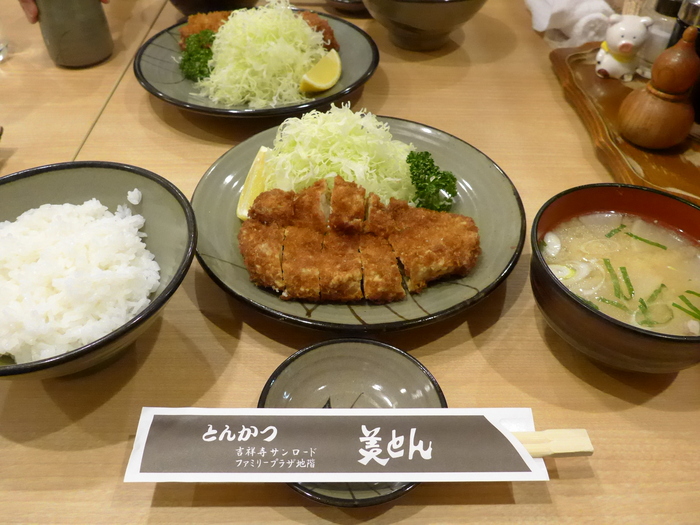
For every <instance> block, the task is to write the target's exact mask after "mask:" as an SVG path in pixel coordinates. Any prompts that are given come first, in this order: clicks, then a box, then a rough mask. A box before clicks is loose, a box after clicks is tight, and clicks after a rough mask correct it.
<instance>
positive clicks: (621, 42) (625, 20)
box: [595, 13, 653, 82]
mask: <svg viewBox="0 0 700 525" xmlns="http://www.w3.org/2000/svg"><path fill="white" fill-rule="evenodd" d="M652 23H653V21H652V19H651V18H649V17H648V16H637V15H618V14H617V13H616V14H613V15H610V17H608V24H609V27H608V29H607V31H606V32H605V40H604V41H603V43H602V44H601V46H600V50H599V51H598V54H597V55H596V67H595V72H596V74H597V75H598V76H599V77H601V78H617V79H620V80H622V81H623V82H629V81H630V80H632V79H633V78H634V72H635V70H636V69H637V51H638V50H639V48H640V47H641V46H642V44H643V43H644V41H645V40H646V38H647V35H648V33H649V27H650V26H651V25H652Z"/></svg>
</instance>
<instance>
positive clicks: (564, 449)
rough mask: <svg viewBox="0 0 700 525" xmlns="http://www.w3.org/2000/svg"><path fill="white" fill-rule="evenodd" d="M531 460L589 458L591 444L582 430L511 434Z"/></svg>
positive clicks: (591, 448) (553, 430) (591, 451)
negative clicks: (522, 446) (523, 446)
mask: <svg viewBox="0 0 700 525" xmlns="http://www.w3.org/2000/svg"><path fill="white" fill-rule="evenodd" d="M513 436H515V437H516V439H517V440H518V441H520V442H521V443H522V444H523V445H525V449H526V450H527V451H528V452H529V453H530V455H531V456H532V457H533V458H562V457H574V456H590V455H592V454H593V444H592V443H591V440H590V438H589V437H588V432H586V431H585V430H584V429H552V430H540V431H537V432H513Z"/></svg>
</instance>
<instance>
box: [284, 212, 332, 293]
mask: <svg viewBox="0 0 700 525" xmlns="http://www.w3.org/2000/svg"><path fill="white" fill-rule="evenodd" d="M284 231H285V234H284V235H285V236H284V248H283V250H282V274H283V277H284V292H282V295H281V297H282V299H284V300H290V299H300V300H302V301H318V300H319V299H320V298H321V289H320V283H319V266H320V261H321V250H322V248H323V233H321V232H318V231H315V230H312V229H311V228H304V227H299V226H287V227H286V228H285V230H284Z"/></svg>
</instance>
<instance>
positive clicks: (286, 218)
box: [248, 189, 296, 226]
mask: <svg viewBox="0 0 700 525" xmlns="http://www.w3.org/2000/svg"><path fill="white" fill-rule="evenodd" d="M295 198H296V193H294V192H293V191H282V190H279V189H274V190H269V191H264V192H262V193H261V194H260V195H258V196H257V197H256V198H255V200H254V201H253V204H252V206H251V207H250V209H249V210H248V217H249V218H251V219H253V220H256V221H260V222H262V223H265V224H273V223H274V224H277V225H278V226H288V225H290V224H292V222H293V221H294V199H295Z"/></svg>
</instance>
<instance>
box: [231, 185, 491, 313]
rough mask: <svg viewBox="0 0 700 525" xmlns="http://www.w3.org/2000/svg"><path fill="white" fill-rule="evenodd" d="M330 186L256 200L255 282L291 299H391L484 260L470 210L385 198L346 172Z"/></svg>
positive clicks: (247, 240)
mask: <svg viewBox="0 0 700 525" xmlns="http://www.w3.org/2000/svg"><path fill="white" fill-rule="evenodd" d="M328 186H329V183H327V182H326V181H325V180H321V181H319V182H316V183H315V184H313V185H311V186H309V187H308V188H306V189H304V190H302V191H300V192H298V193H295V192H291V191H287V192H285V191H282V190H271V191H269V192H264V193H262V194H261V195H259V196H258V198H257V199H256V200H255V202H254V203H253V206H252V207H251V209H250V211H249V213H248V215H249V217H250V218H249V219H248V220H247V221H245V222H244V224H243V225H242V227H241V230H240V233H239V245H240V249H241V252H242V254H243V259H244V262H245V264H246V266H247V267H248V269H249V270H250V274H251V280H252V281H253V282H254V283H255V284H257V285H258V286H263V287H268V288H272V289H273V290H276V291H278V292H281V297H282V299H285V300H289V299H299V300H304V301H314V302H315V301H329V302H356V301H359V300H362V299H366V300H368V301H371V302H374V303H388V302H394V301H399V300H402V299H404V298H405V297H406V292H407V291H408V292H411V293H420V292H421V291H422V290H423V289H425V287H426V286H427V285H428V283H430V282H431V281H435V280H438V279H442V278H445V277H452V276H463V275H466V274H467V273H469V271H471V270H472V269H473V268H474V266H475V265H476V262H477V260H478V258H479V255H480V253H481V249H480V244H479V231H478V228H477V227H476V225H475V224H474V221H473V220H472V219H471V218H470V217H465V216H462V215H458V214H454V213H447V212H437V211H432V210H427V209H423V208H415V207H413V206H411V205H409V204H408V202H406V201H401V200H397V199H391V200H390V202H389V203H388V204H384V203H382V202H381V199H380V198H379V197H378V196H377V195H375V194H374V193H370V194H369V195H366V191H365V189H364V188H362V187H360V186H358V185H357V184H355V183H352V182H347V181H345V180H343V179H342V178H340V177H336V178H335V179H333V181H332V188H331V189H330V190H329V188H328ZM266 235H269V236H270V237H269V238H266V237H265V236H266ZM266 272H269V274H266Z"/></svg>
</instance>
